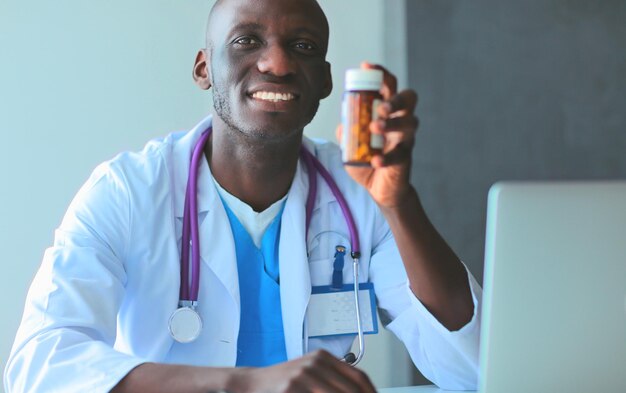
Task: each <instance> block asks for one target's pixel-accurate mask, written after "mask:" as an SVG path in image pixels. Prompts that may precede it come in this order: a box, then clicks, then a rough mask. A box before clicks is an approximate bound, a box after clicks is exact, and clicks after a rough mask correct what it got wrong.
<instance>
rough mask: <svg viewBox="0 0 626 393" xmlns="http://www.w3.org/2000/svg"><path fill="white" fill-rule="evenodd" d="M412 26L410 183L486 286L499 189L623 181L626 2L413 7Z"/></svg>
mask: <svg viewBox="0 0 626 393" xmlns="http://www.w3.org/2000/svg"><path fill="white" fill-rule="evenodd" d="M407 25H408V26H407V30H408V34H407V36H408V70H409V72H408V75H409V84H410V86H411V87H413V88H415V89H416V90H417V91H418V92H419V94H420V103H419V108H418V115H419V117H420V120H421V125H420V133H419V135H418V139H417V146H416V148H415V163H414V168H415V169H414V171H413V182H414V184H416V185H417V186H418V191H419V193H420V195H421V198H422V200H423V203H424V205H425V207H426V209H427V211H428V212H429V215H430V217H431V219H432V220H433V222H434V223H435V225H436V226H437V228H438V229H439V230H440V232H442V234H443V235H444V237H445V238H446V239H448V240H449V242H450V243H451V245H452V246H453V248H454V249H455V250H456V251H457V253H458V254H459V256H460V257H461V258H462V259H463V260H464V261H466V262H467V263H468V265H469V266H470V269H471V270H472V271H473V273H474V274H475V276H476V278H477V279H478V280H479V281H480V282H482V275H483V273H482V272H483V252H484V231H485V212H486V201H487V191H488V188H489V186H490V185H491V184H492V183H494V182H495V181H497V180H501V179H593V178H618V177H621V178H623V177H624V176H625V175H626V2H624V1H622V0H614V1H609V0H605V1H593V2H590V1H582V0H578V1H562V0H558V1H557V0H549V1H523V2H521V1H520V2H515V1H496V0H474V1H454V0H428V1H426V0H420V1H413V0H408V1H407ZM625 203H626V201H625ZM581 225H584V223H581Z"/></svg>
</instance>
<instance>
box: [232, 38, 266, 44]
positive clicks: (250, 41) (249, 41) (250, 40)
mask: <svg viewBox="0 0 626 393" xmlns="http://www.w3.org/2000/svg"><path fill="white" fill-rule="evenodd" d="M260 43H261V41H259V40H258V39H257V38H256V37H252V36H243V37H239V38H237V39H236V40H234V41H233V44H234V45H238V46H254V45H259V44H260Z"/></svg>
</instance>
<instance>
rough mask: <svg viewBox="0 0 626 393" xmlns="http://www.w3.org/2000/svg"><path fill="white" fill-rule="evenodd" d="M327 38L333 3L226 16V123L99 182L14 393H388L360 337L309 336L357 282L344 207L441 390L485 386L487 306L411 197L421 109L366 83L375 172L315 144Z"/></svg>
mask: <svg viewBox="0 0 626 393" xmlns="http://www.w3.org/2000/svg"><path fill="white" fill-rule="evenodd" d="M328 34H329V33H328V23H327V20H326V17H325V15H324V13H323V11H322V10H321V8H320V7H319V5H318V4H317V2H316V1H315V0H223V1H218V2H217V4H216V5H215V7H214V8H213V9H212V11H211V14H210V17H209V22H208V30H207V47H206V48H205V49H203V50H200V51H199V53H198V55H197V57H196V61H195V64H194V68H193V78H194V80H195V81H196V83H197V85H198V86H199V87H200V88H202V89H206V90H208V89H212V90H213V95H214V113H213V115H212V116H209V117H207V118H206V119H204V120H203V121H201V122H200V123H199V124H198V125H197V126H196V127H194V128H193V129H192V130H190V131H189V132H185V133H175V134H171V135H169V136H168V137H166V138H164V139H162V140H155V141H152V142H150V143H149V144H148V145H147V146H146V147H145V149H144V150H143V151H141V152H138V153H124V154H121V155H119V156H118V157H116V158H114V159H113V160H111V161H109V162H106V163H104V164H102V165H101V166H99V167H98V168H97V169H96V170H95V171H94V173H93V175H92V176H91V178H90V179H89V180H88V182H87V183H86V184H85V186H83V188H82V189H81V190H80V192H79V194H78V195H77V196H76V198H75V199H74V201H73V202H72V205H71V206H70V208H69V209H68V212H67V214H66V216H65V218H64V220H63V222H62V224H61V227H60V228H59V230H58V231H57V232H56V238H55V242H54V245H53V246H52V247H50V248H49V249H48V250H47V251H46V254H45V256H44V261H43V263H42V266H41V268H40V270H39V272H38V274H37V276H36V278H35V280H34V282H33V285H32V288H31V291H30V292H29V296H28V299H27V303H26V309H25V312H24V318H23V321H22V324H21V326H20V329H19V331H18V334H17V338H16V341H15V344H14V347H13V351H12V354H11V357H10V359H9V361H8V364H7V369H6V372H5V386H6V387H7V390H8V391H20V392H22V391H50V390H54V391H63V392H74V391H75V392H83V391H102V392H104V391H110V390H112V391H115V392H209V391H228V392H232V393H240V392H241V393H244V392H300V391H315V392H347V391H350V392H355V391H358V392H374V391H375V389H374V387H373V386H372V384H371V383H370V381H369V379H368V378H367V376H366V375H365V374H364V373H363V372H362V371H360V370H358V369H356V368H354V367H351V366H350V365H348V363H347V362H346V359H350V357H351V356H350V355H346V354H347V353H348V352H349V350H350V347H351V345H352V342H353V341H354V335H345V334H343V335H342V334H338V332H337V331H334V330H333V327H332V326H322V328H324V329H326V330H328V331H327V332H324V333H319V334H318V333H316V334H312V333H311V334H309V332H310V330H312V329H313V327H314V326H316V323H317V322H318V321H319V320H323V319H324V318H321V317H324V316H323V315H319V314H316V313H319V312H321V313H325V312H331V310H322V311H319V310H318V311H315V310H314V307H312V306H311V304H312V302H313V300H314V298H315V297H316V296H317V292H316V291H314V290H313V289H314V288H321V287H323V286H328V285H329V284H331V281H332V282H333V285H334V283H335V280H338V281H339V282H340V284H346V285H349V286H350V287H351V286H352V282H353V281H351V280H352V277H353V275H352V269H351V267H352V258H350V256H349V255H344V254H345V249H348V250H351V251H352V252H355V251H356V248H357V246H356V244H357V243H356V242H355V240H354V239H352V238H351V237H352V236H351V232H352V231H351V230H350V225H348V220H346V219H344V207H345V206H343V205H342V203H343V202H342V201H341V197H340V196H339V195H338V194H337V193H336V192H334V191H338V193H339V194H340V195H343V196H344V197H345V199H346V200H347V203H346V205H347V208H348V209H349V210H350V211H351V212H352V215H353V216H354V221H355V225H356V228H357V229H358V241H359V243H360V249H359V251H360V252H359V253H360V260H361V261H360V267H359V277H360V281H361V282H367V283H368V284H370V285H372V286H373V291H374V293H375V298H376V302H377V308H378V311H379V313H380V315H381V318H382V319H383V322H384V323H385V325H386V327H387V328H388V329H390V330H391V331H393V332H394V333H395V334H396V335H397V336H398V338H400V339H401V340H402V341H403V342H404V343H405V345H406V346H407V349H408V351H409V352H410V354H411V357H412V359H413V361H414V362H415V364H416V366H417V367H418V368H419V369H420V370H421V371H422V373H424V375H426V376H427V377H428V378H430V379H431V380H432V381H433V382H435V383H436V384H438V385H440V386H441V387H444V388H449V389H474V388H475V387H476V378H477V363H478V338H479V320H480V308H479V304H480V293H481V291H480V288H479V286H478V285H477V284H476V282H475V280H474V279H473V277H472V276H471V274H469V273H468V272H467V270H466V269H465V267H464V266H463V264H462V263H461V262H460V261H459V259H458V258H457V257H456V255H455V254H454V252H453V251H452V250H451V249H450V247H448V245H447V244H446V243H445V241H444V240H443V239H442V238H441V236H439V234H438V233H437V231H436V230H435V228H433V226H432V225H431V223H430V222H429V220H428V218H427V217H426V215H425V213H424V211H423V209H422V207H421V204H420V202H419V198H418V196H417V192H416V190H415V189H414V188H413V187H412V186H411V184H410V183H409V178H410V176H409V170H410V167H411V151H412V146H413V143H414V138H415V133H416V129H417V123H418V122H417V119H416V117H415V115H414V110H415V106H416V103H417V96H416V94H415V92H413V91H410V90H405V91H401V92H397V90H396V79H395V77H394V76H393V75H392V74H390V73H389V72H388V71H387V70H385V69H384V68H382V67H380V66H377V65H372V64H364V65H363V67H365V68H375V69H379V70H381V71H382V72H383V74H384V87H383V89H382V90H381V94H382V95H383V97H384V103H383V104H382V105H381V106H380V108H379V110H378V115H379V118H378V119H377V120H376V121H374V122H372V124H371V129H372V132H375V133H379V134H384V136H385V147H384V150H383V154H382V155H380V156H376V157H375V159H374V160H373V162H372V166H371V167H367V168H363V167H359V168H355V167H346V168H344V166H343V165H342V163H341V155H340V151H339V149H338V147H337V146H336V145H334V144H331V143H321V142H313V141H311V140H309V139H307V138H305V137H303V129H304V127H305V125H307V124H308V123H309V122H310V121H311V120H312V119H313V117H314V116H315V113H316V111H317V108H318V106H319V102H320V100H321V99H323V98H325V97H327V96H328V95H329V94H330V93H331V90H332V80H331V74H330V64H329V63H328V62H327V61H326V51H327V44H328ZM338 132H339V133H340V132H341V129H338ZM317 165H319V166H320V167H321V168H323V169H318V170H317V171H316V170H315V168H317ZM325 171H327V172H328V174H329V175H330V178H332V179H333V181H334V183H336V184H335V185H333V182H331V181H328V180H324V181H322V180H320V181H319V182H317V180H316V179H317V178H322V176H316V172H319V174H320V175H322V174H324V173H325ZM316 182H317V183H319V184H318V185H317V186H314V184H315V183H316ZM331 189H332V190H331ZM190 248H191V251H189V249H190ZM190 253H191V256H190V255H189V254H190ZM355 256H356V253H355ZM190 261H191V262H190ZM344 262H345V263H344ZM342 266H343V267H342ZM181 315H182V316H181ZM318 325H319V323H318Z"/></svg>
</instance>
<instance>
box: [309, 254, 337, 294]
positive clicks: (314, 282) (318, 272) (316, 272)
mask: <svg viewBox="0 0 626 393" xmlns="http://www.w3.org/2000/svg"><path fill="white" fill-rule="evenodd" d="M334 261H335V260H334V258H326V259H319V260H317V261H310V262H309V274H310V275H311V286H314V287H316V286H319V285H330V284H331V282H332V279H333V263H334Z"/></svg>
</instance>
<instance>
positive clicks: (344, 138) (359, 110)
mask: <svg viewBox="0 0 626 393" xmlns="http://www.w3.org/2000/svg"><path fill="white" fill-rule="evenodd" d="M382 84H383V72H382V71H380V70H368V69H360V68H355V69H349V70H347V71H346V83H345V93H344V96H343V104H342V124H343V130H342V134H341V151H342V159H343V163H344V164H346V165H358V166H369V165H371V164H370V163H371V161H372V157H373V156H374V155H375V154H381V152H382V149H383V146H384V137H383V136H382V135H379V134H372V133H371V132H370V123H371V122H372V120H375V119H376V118H377V107H378V105H379V104H380V103H381V102H382V96H381V95H380V89H381V87H382Z"/></svg>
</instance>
